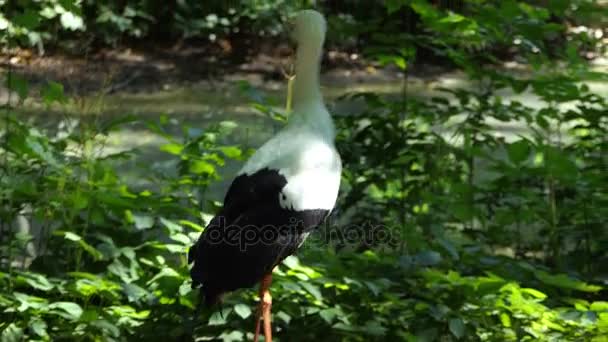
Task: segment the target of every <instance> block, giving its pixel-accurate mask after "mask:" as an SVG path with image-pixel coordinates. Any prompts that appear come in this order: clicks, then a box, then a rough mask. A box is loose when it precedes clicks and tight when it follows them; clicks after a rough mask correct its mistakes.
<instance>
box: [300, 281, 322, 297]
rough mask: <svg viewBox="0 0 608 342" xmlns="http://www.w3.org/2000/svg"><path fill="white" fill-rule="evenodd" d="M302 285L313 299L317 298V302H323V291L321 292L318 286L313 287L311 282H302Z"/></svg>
mask: <svg viewBox="0 0 608 342" xmlns="http://www.w3.org/2000/svg"><path fill="white" fill-rule="evenodd" d="M300 285H302V287H303V288H305V289H306V291H308V293H310V294H311V295H312V296H313V297H315V299H316V300H318V301H321V300H323V295H321V291H319V288H318V287H317V286H316V285H313V284H311V283H309V282H305V281H304V282H302V283H300Z"/></svg>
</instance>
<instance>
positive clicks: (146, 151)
mask: <svg viewBox="0 0 608 342" xmlns="http://www.w3.org/2000/svg"><path fill="white" fill-rule="evenodd" d="M595 68H596V70H597V71H602V72H606V71H608V61H606V60H600V61H598V63H597V65H596V66H595ZM514 72H520V71H514ZM244 81H246V82H247V83H248V84H250V85H251V87H248V88H247V89H245V90H244V89H243V88H244V86H243V82H244ZM322 84H323V94H324V97H325V100H326V102H327V104H328V107H329V109H330V111H331V112H332V113H334V115H348V114H349V113H353V112H357V111H360V110H361V109H362V108H363V104H362V103H361V102H358V101H356V100H355V101H353V100H342V99H340V98H341V97H342V96H343V95H346V94H352V93H357V92H374V93H377V94H379V95H387V96H390V97H399V96H402V91H403V90H402V89H403V88H402V87H403V81H402V75H399V74H398V73H396V72H389V71H386V70H379V71H377V70H372V71H367V73H366V72H363V73H361V72H359V73H356V74H355V73H353V72H350V71H340V72H333V73H332V74H330V75H325V76H324V77H323V79H322ZM586 84H587V85H588V86H589V87H590V89H591V91H592V92H595V93H597V94H598V95H601V96H605V97H608V82H598V81H589V82H586ZM473 87H475V84H473V83H472V82H471V81H469V80H467V79H466V77H465V75H464V74H463V73H460V72H449V73H443V74H440V75H437V76H434V77H432V78H431V77H430V78H420V77H413V76H412V77H409V78H408V94H409V96H413V97H423V98H425V97H431V96H437V95H439V94H440V93H439V91H438V88H465V89H472V88H473ZM159 88H161V89H162V90H159V91H154V92H146V93H143V92H142V93H116V94H111V95H106V96H103V97H101V96H99V97H96V96H91V97H88V98H85V99H84V103H85V105H82V104H81V105H71V106H68V108H67V110H68V112H73V113H79V114H82V113H85V114H84V117H85V118H86V119H87V120H90V119H91V118H94V119H95V120H100V121H104V120H107V119H108V118H119V117H122V116H126V115H133V116H136V117H138V118H143V119H148V120H152V121H158V119H159V117H160V116H161V115H164V116H166V117H167V118H168V119H169V120H168V126H169V130H168V132H169V133H171V134H172V135H173V136H175V138H176V139H180V137H181V136H182V134H183V127H184V126H187V127H191V128H194V129H201V130H204V129H205V128H206V127H209V125H212V124H215V123H219V122H221V121H224V120H229V121H233V122H235V123H236V124H237V128H236V129H235V131H234V132H233V133H232V134H230V135H229V136H227V137H226V138H225V141H223V142H224V143H227V144H239V145H243V146H247V147H257V146H259V145H261V144H262V143H263V142H264V141H265V140H267V139H268V138H269V137H270V136H272V134H273V133H274V132H275V131H276V130H277V129H278V128H279V127H280V125H279V124H278V123H277V122H275V121H273V120H272V119H270V118H269V117H268V116H267V115H266V114H263V113H261V112H259V111H257V110H255V109H254V108H253V106H252V105H251V103H252V101H253V99H261V98H264V101H266V102H268V103H271V104H273V105H274V107H275V108H276V109H277V110H282V107H283V104H284V103H285V89H286V83H283V82H277V81H263V80H261V79H260V78H259V77H258V78H256V77H251V76H246V75H245V76H242V77H241V76H238V75H236V76H231V77H227V80H226V81H223V82H216V83H212V82H201V83H195V84H189V85H187V86H175V85H170V84H168V85H163V86H162V87H159ZM496 95H497V96H500V97H501V98H502V99H503V100H504V101H513V100H516V101H519V102H521V103H523V104H524V105H527V106H530V107H534V108H539V107H542V106H544V105H545V104H544V103H543V102H542V101H541V100H540V99H539V98H538V97H537V96H535V95H534V94H532V93H531V92H530V91H526V92H524V93H521V94H514V93H513V92H512V91H510V90H509V89H506V90H501V91H499V92H498V93H496ZM563 106H564V107H570V106H574V104H572V103H569V104H564V105H563ZM24 110H25V111H26V112H27V113H29V114H31V115H33V116H40V115H42V117H39V118H38V120H40V119H41V118H42V121H46V123H47V124H48V123H49V122H56V121H61V120H62V119H61V118H62V116H54V115H48V114H46V115H45V114H41V113H43V112H44V111H43V110H42V109H41V108H40V106H35V105H34V106H30V107H26V108H24ZM70 120H73V118H72V119H70ZM458 120H459V118H458V117H455V118H454V120H453V123H457V122H458ZM488 123H489V124H490V125H491V126H492V127H494V128H495V134H497V135H500V136H503V137H505V139H506V140H512V139H516V138H517V136H518V135H522V134H523V135H528V134H529V133H530V129H529V128H528V127H527V125H526V124H525V123H524V122H517V121H513V122H508V123H504V122H499V121H497V120H492V119H490V120H488ZM443 133H444V134H446V135H450V127H445V130H444V132H443ZM452 142H453V143H459V142H458V141H457V139H453V140H452ZM166 143H167V140H166V139H165V138H162V137H161V136H159V135H158V134H155V133H152V132H151V131H150V130H149V129H148V128H147V127H145V125H142V124H136V125H130V126H128V127H126V128H124V129H121V130H119V131H115V132H112V133H111V134H110V135H109V136H108V137H106V139H105V141H104V143H103V152H102V153H115V152H118V151H123V150H129V149H137V150H139V151H140V153H139V154H137V157H136V159H133V160H131V161H129V162H126V163H124V164H121V165H120V167H119V170H120V172H121V176H123V177H126V178H127V179H128V181H129V183H131V184H132V185H134V186H139V187H146V186H147V185H148V182H147V181H146V180H145V178H144V177H142V172H145V170H149V169H150V168H153V169H159V170H172V169H174V166H175V163H176V162H177V161H176V160H175V158H174V156H171V155H169V154H167V153H165V152H162V151H160V149H159V148H160V146H162V145H163V144H166ZM238 168H239V165H238V163H228V164H227V166H226V167H225V168H224V170H222V174H223V175H225V177H224V178H226V179H231V178H232V176H233V175H234V173H236V172H237V171H238ZM225 186H226V182H225V181H224V182H219V183H218V185H217V189H214V190H213V191H212V197H217V199H221V198H220V197H218V196H221V194H222V193H223V188H224V187H225Z"/></svg>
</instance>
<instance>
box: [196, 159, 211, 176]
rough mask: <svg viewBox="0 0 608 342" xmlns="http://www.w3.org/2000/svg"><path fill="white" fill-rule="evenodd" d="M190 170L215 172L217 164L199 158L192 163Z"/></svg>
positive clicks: (197, 172)
mask: <svg viewBox="0 0 608 342" xmlns="http://www.w3.org/2000/svg"><path fill="white" fill-rule="evenodd" d="M190 172H192V173H195V174H202V173H204V174H214V173H215V166H213V164H211V163H208V162H206V161H203V160H197V161H195V162H193V163H192V164H190Z"/></svg>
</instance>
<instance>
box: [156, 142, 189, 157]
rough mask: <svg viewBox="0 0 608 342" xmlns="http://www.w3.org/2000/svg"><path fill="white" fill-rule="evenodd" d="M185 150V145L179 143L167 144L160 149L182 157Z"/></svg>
mask: <svg viewBox="0 0 608 342" xmlns="http://www.w3.org/2000/svg"><path fill="white" fill-rule="evenodd" d="M183 149H184V145H182V144H178V143H170V144H165V145H162V146H161V147H160V150H161V151H163V152H168V153H171V154H174V155H180V154H181V153H182V150H183Z"/></svg>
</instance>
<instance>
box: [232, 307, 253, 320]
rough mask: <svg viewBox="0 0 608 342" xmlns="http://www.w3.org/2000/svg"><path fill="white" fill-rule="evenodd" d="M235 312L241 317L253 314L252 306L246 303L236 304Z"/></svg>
mask: <svg viewBox="0 0 608 342" xmlns="http://www.w3.org/2000/svg"><path fill="white" fill-rule="evenodd" d="M234 312H236V314H237V315H239V316H240V317H241V318H243V319H245V318H247V317H249V316H250V315H251V308H249V306H248V305H245V304H236V305H235V306H234Z"/></svg>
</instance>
